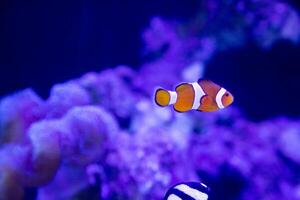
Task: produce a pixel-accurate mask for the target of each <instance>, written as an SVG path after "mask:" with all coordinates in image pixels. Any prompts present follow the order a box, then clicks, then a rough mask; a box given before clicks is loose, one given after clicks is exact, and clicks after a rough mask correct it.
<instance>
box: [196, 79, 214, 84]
mask: <svg viewBox="0 0 300 200" xmlns="http://www.w3.org/2000/svg"><path fill="white" fill-rule="evenodd" d="M197 82H198V83H199V84H214V82H212V81H211V80H209V79H205V78H200V79H198V81H197Z"/></svg>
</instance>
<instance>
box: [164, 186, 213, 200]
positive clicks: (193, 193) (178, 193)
mask: <svg viewBox="0 0 300 200" xmlns="http://www.w3.org/2000/svg"><path fill="white" fill-rule="evenodd" d="M208 193H209V188H208V187H207V186H206V185H205V184H203V183H199V182H187V183H179V184H176V185H174V186H173V187H171V188H170V189H169V190H168V191H167V193H166V195H165V197H164V200H207V199H208Z"/></svg>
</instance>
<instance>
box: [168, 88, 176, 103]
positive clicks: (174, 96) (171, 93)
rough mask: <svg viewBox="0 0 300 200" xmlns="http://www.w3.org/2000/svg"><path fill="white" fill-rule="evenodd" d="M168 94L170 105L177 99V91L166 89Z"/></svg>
mask: <svg viewBox="0 0 300 200" xmlns="http://www.w3.org/2000/svg"><path fill="white" fill-rule="evenodd" d="M168 92H169V94H170V102H169V105H172V104H174V103H176V101H177V92H173V91H168Z"/></svg>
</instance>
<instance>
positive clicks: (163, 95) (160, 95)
mask: <svg viewBox="0 0 300 200" xmlns="http://www.w3.org/2000/svg"><path fill="white" fill-rule="evenodd" d="M154 99H155V103H156V104H157V105H159V106H162V107H165V106H168V105H169V103H170V100H171V97H170V93H169V92H168V91H167V90H165V89H161V88H160V89H157V90H156V91H155V95H154Z"/></svg>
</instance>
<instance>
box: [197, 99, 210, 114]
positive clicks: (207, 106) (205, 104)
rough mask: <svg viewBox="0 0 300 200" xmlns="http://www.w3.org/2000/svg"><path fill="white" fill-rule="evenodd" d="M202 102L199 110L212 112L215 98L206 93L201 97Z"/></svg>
mask: <svg viewBox="0 0 300 200" xmlns="http://www.w3.org/2000/svg"><path fill="white" fill-rule="evenodd" d="M200 102H201V106H200V107H199V108H198V110H199V111H202V112H211V111H212V110H213V108H212V107H211V105H212V103H213V99H212V98H211V97H210V96H208V95H204V96H203V97H202V98H201V100H200Z"/></svg>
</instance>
